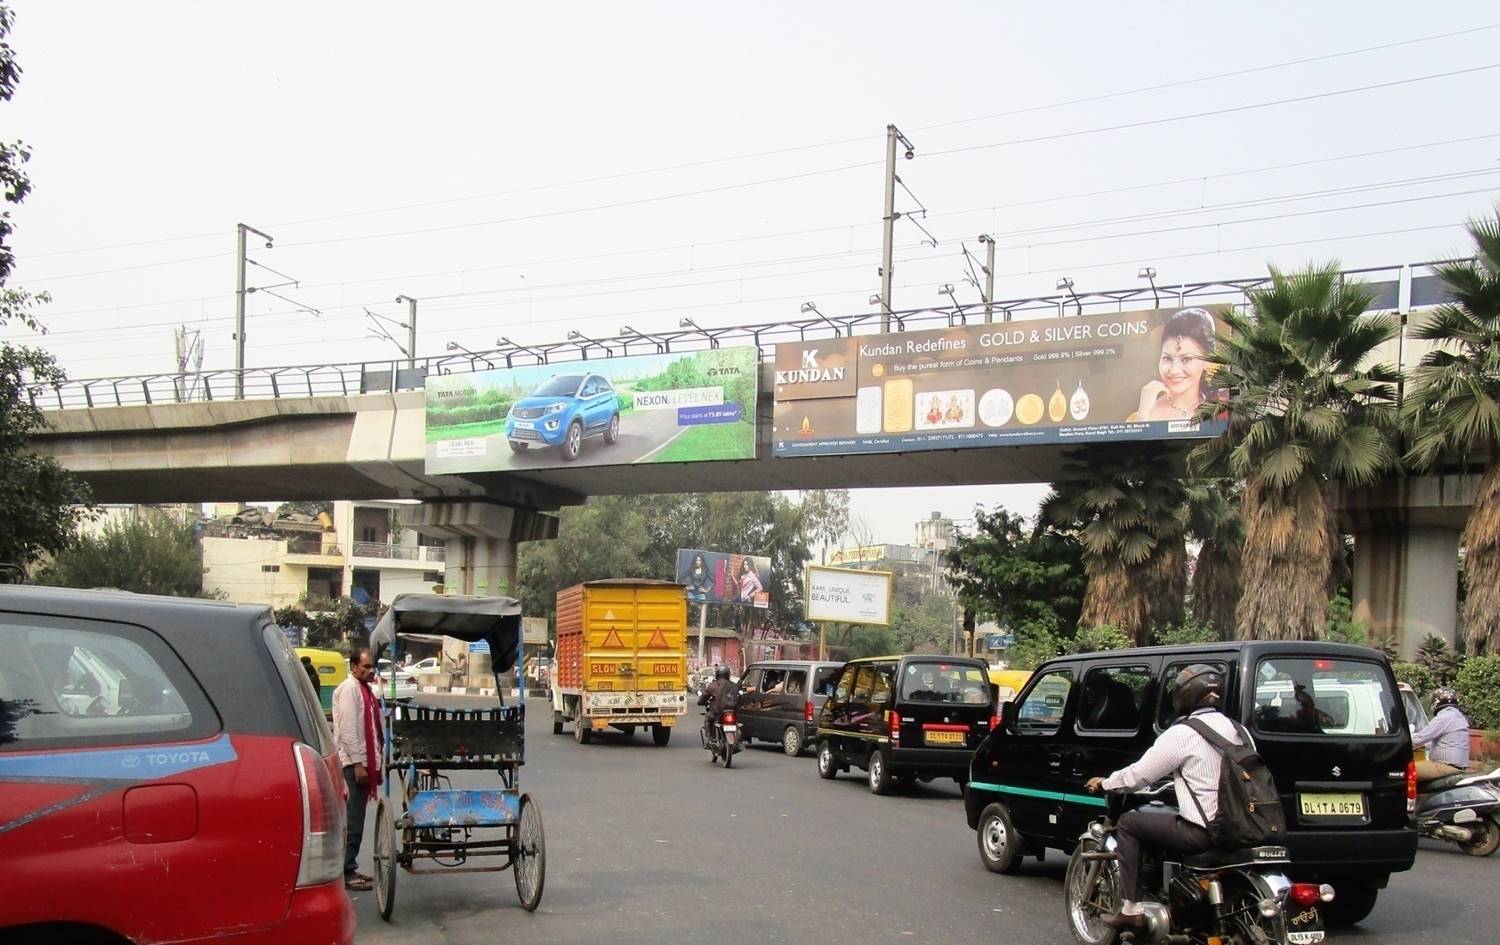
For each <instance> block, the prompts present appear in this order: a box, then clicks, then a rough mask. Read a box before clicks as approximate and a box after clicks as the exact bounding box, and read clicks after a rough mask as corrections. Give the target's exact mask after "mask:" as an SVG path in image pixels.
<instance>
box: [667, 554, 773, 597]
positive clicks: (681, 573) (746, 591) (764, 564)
mask: <svg viewBox="0 0 1500 945" xmlns="http://www.w3.org/2000/svg"><path fill="white" fill-rule="evenodd" d="M677 583H678V584H681V585H683V586H685V587H686V588H687V599H688V600H689V601H690V602H691V603H694V604H739V605H741V606H743V607H760V608H769V607H770V606H771V591H770V587H771V559H770V558H767V557H763V556H761V555H742V554H730V553H727V552H723V551H703V550H701V549H698V548H678V549H677Z"/></svg>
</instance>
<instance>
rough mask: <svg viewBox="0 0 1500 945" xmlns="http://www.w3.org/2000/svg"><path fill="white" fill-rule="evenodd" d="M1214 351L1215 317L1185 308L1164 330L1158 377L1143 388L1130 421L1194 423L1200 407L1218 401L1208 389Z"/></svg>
mask: <svg viewBox="0 0 1500 945" xmlns="http://www.w3.org/2000/svg"><path fill="white" fill-rule="evenodd" d="M1213 348H1214V317H1213V316H1212V315H1210V314H1209V313H1208V312H1207V311H1205V310H1204V309H1201V308H1185V309H1183V310H1182V311H1180V312H1178V313H1177V314H1176V315H1173V316H1172V317H1171V318H1170V319H1169V320H1168V321H1167V324H1166V327H1164V328H1163V329H1162V333H1161V358H1160V359H1159V360H1158V361H1157V377H1156V379H1155V380H1151V381H1147V382H1146V384H1145V386H1143V387H1142V388H1141V401H1140V404H1139V406H1138V407H1137V408H1136V411H1135V413H1132V414H1131V415H1130V416H1129V417H1127V418H1126V419H1127V420H1132V421H1134V420H1191V419H1193V417H1194V416H1195V415H1196V414H1197V412H1198V405H1199V404H1201V403H1203V402H1204V401H1207V400H1217V399H1219V397H1218V392H1217V391H1215V390H1214V389H1213V388H1211V387H1210V386H1209V371H1208V368H1209V362H1208V355H1209V353H1210V352H1212V351H1213Z"/></svg>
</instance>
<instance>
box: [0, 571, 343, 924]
mask: <svg viewBox="0 0 1500 945" xmlns="http://www.w3.org/2000/svg"><path fill="white" fill-rule="evenodd" d="M343 792H344V786H343V778H342V777H341V774H340V771H339V767H338V756H337V754H336V752H335V750H334V747H333V738H332V735H331V733H330V732H329V730H328V726H327V722H326V721H325V720H324V718H323V713H322V709H321V707H320V706H319V704H318V699H317V695H316V694H315V693H314V692H313V689H312V685H311V684H310V683H309V682H308V678H307V675H306V673H305V671H304V670H303V669H302V667H301V665H300V664H299V663H298V661H297V659H296V657H295V655H294V654H293V653H292V650H291V648H290V647H289V645H288V644H287V641H286V639H285V637H284V636H283V635H282V633H281V631H280V630H279V629H277V627H276V626H275V625H274V624H273V623H272V620H271V612H270V610H269V609H267V608H265V607H252V606H242V605H234V604H223V603H216V602H213V601H201V600H182V599H177V598H163V597H148V596H143V595H136V594H126V593H119V592H107V591H74V590H64V589H58V588H36V587H0V864H4V866H3V870H4V880H3V882H0V887H3V890H4V893H3V895H0V941H5V942H11V943H15V942H19V943H26V945H33V943H43V942H46V943H68V945H105V943H108V945H125V943H130V945H144V943H148V942H194V941H200V940H202V941H209V940H212V941H218V942H227V943H242V945H259V943H267V945H270V943H275V945H302V943H307V945H314V943H316V945H347V943H350V942H352V941H353V938H354V911H353V908H352V906H351V904H350V902H349V897H348V896H347V895H346V894H345V892H344V887H343V854H344V795H343Z"/></svg>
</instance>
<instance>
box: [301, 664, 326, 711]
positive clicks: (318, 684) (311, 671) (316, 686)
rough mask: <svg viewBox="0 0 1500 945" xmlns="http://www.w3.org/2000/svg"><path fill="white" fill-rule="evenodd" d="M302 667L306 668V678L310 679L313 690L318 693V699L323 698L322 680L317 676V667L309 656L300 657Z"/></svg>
mask: <svg viewBox="0 0 1500 945" xmlns="http://www.w3.org/2000/svg"><path fill="white" fill-rule="evenodd" d="M302 668H303V669H305V670H307V678H308V679H311V680H312V684H313V692H316V693H317V694H318V699H319V700H321V699H322V698H323V680H321V679H319V678H318V667H316V666H314V665H313V661H312V657H311V656H304V657H302Z"/></svg>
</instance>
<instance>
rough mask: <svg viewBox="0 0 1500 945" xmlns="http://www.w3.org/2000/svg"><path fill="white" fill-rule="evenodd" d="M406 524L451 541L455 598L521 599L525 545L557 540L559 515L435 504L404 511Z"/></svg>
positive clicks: (477, 504) (448, 572) (449, 584)
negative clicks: (519, 554) (520, 558)
mask: <svg viewBox="0 0 1500 945" xmlns="http://www.w3.org/2000/svg"><path fill="white" fill-rule="evenodd" d="M401 524H402V525H405V526H406V527H408V528H415V529H416V530H417V531H419V532H421V533H422V534H423V535H428V536H430V537H433V538H442V539H443V540H444V541H445V542H446V543H447V549H446V558H445V559H444V560H445V565H446V567H445V571H444V575H443V587H444V590H446V591H447V592H448V593H449V594H478V595H481V596H484V595H489V596H502V597H515V596H517V595H516V551H517V546H518V545H519V544H520V543H521V542H523V541H536V540H539V539H545V538H556V537H557V517H556V516H554V515H545V514H543V513H541V512H538V511H537V510H535V509H523V508H515V507H512V506H508V505H499V504H497V503H494V502H486V501H483V500H475V499H463V500H458V501H449V500H434V501H430V502H424V503H422V504H421V505H419V506H412V507H411V508H409V509H404V510H402V513H401Z"/></svg>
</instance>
